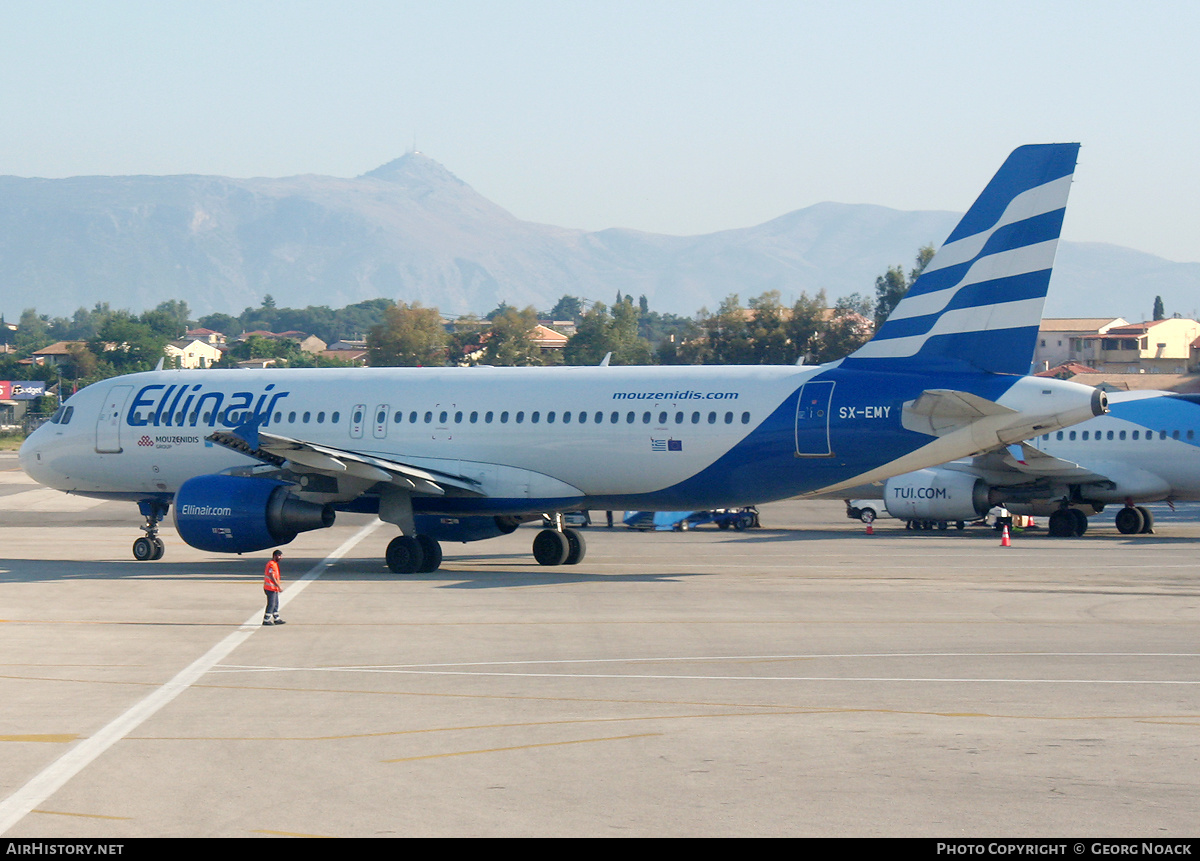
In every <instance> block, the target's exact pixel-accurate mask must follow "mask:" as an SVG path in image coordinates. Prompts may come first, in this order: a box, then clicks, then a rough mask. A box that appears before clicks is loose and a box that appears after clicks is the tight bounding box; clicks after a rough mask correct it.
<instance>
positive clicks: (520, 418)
mask: <svg viewBox="0 0 1200 861" xmlns="http://www.w3.org/2000/svg"><path fill="white" fill-rule="evenodd" d="M523 421H525V412H524V411H523V410H522V411H519V412H518V413H517V424H520V423H521V422H523Z"/></svg>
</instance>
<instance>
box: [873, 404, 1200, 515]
mask: <svg viewBox="0 0 1200 861" xmlns="http://www.w3.org/2000/svg"><path fill="white" fill-rule="evenodd" d="M1109 407H1110V411H1109V413H1108V415H1105V416H1101V417H1100V418H1095V419H1092V420H1091V421H1087V422H1084V423H1082V424H1080V425H1078V426H1076V427H1073V428H1071V429H1070V430H1065V431H1063V430H1060V431H1054V432H1050V431H1045V432H1043V433H1042V434H1041V435H1039V436H1037V437H1034V438H1033V439H1031V440H1029V441H1028V442H1026V443H1023V444H1021V445H1012V446H1009V447H1008V448H1007V449H999V450H996V451H992V452H988V453H986V454H983V455H980V456H978V457H974V458H970V459H966V460H958V461H955V462H953V463H948V464H946V465H945V466H939V467H934V468H932V469H922V470H919V471H917V472H914V473H909V474H906V475H901V476H897V477H895V478H891V479H888V481H886V482H885V483H884V497H883V498H884V504H885V505H886V506H887V510H888V513H889V514H891V515H893V516H895V517H900V518H903V519H905V520H924V521H954V520H957V521H966V520H974V519H976V518H977V517H981V516H983V515H984V514H986V513H987V512H988V511H989V510H990V509H991V507H992V506H994V505H1005V506H1007V507H1008V508H1009V509H1010V510H1011V511H1014V512H1016V513H1018V514H1035V515H1043V516H1044V515H1049V518H1050V522H1049V524H1048V526H1049V534H1050V535H1053V536H1057V537H1067V536H1078V535H1082V534H1083V533H1084V532H1085V531H1086V530H1087V527H1088V515H1089V514H1098V513H1099V512H1100V511H1102V510H1103V509H1104V507H1105V505H1110V504H1117V505H1120V506H1121V507H1120V508H1118V509H1117V514H1116V518H1115V520H1116V527H1117V531H1118V532H1120V533H1122V534H1125V535H1130V534H1134V533H1147V532H1151V531H1152V530H1153V528H1154V516H1153V514H1151V512H1150V510H1149V509H1147V508H1146V507H1145V506H1144V505H1138V504H1137V503H1142V502H1158V501H1160V500H1168V501H1172V502H1174V501H1184V500H1198V499H1200V395H1182V394H1176V393H1173V392H1151V391H1145V392H1118V393H1115V394H1113V396H1112V399H1111V401H1110V402H1109Z"/></svg>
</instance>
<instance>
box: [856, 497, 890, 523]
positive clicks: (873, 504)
mask: <svg viewBox="0 0 1200 861" xmlns="http://www.w3.org/2000/svg"><path fill="white" fill-rule="evenodd" d="M846 516H847V517H849V518H850V519H851V520H861V521H862V522H863V523H874V522H875V521H876V520H878V519H879V518H881V517H891V516H892V515H890V514H888V510H887V507H886V506H885V505H884V504H883V500H882V499H847V500H846Z"/></svg>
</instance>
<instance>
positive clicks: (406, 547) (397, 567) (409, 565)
mask: <svg viewBox="0 0 1200 861" xmlns="http://www.w3.org/2000/svg"><path fill="white" fill-rule="evenodd" d="M386 559H387V567H388V568H390V569H391V570H392V573H393V574H416V573H417V572H418V571H420V570H421V566H422V565H424V564H425V553H424V551H422V550H421V542H419V541H417V539H415V538H412V537H410V536H407V535H398V536H396V537H395V538H393V539H392V540H391V542H390V543H389V544H388V546H387V556H386Z"/></svg>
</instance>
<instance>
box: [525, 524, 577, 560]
mask: <svg viewBox="0 0 1200 861" xmlns="http://www.w3.org/2000/svg"><path fill="white" fill-rule="evenodd" d="M586 553H587V542H585V541H584V540H583V536H582V535H581V534H580V533H579V531H578V530H575V529H562V530H559V529H554V528H551V529H542V530H540V531H539V532H538V534H537V536H536V537H535V538H534V539H533V558H534V559H536V560H537V563H538V564H539V565H576V564H578V563H579V562H580V560H582V559H583V557H584V555H585V554H586Z"/></svg>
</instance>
